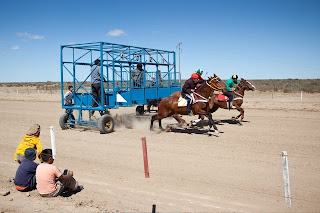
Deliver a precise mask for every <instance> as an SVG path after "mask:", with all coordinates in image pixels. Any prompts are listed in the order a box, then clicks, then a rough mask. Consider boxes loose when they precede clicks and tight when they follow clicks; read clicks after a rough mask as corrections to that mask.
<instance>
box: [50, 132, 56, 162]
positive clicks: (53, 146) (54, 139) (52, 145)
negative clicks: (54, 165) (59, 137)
mask: <svg viewBox="0 0 320 213" xmlns="http://www.w3.org/2000/svg"><path fill="white" fill-rule="evenodd" d="M50 135H51V149H52V156H53V159H56V154H57V153H56V138H55V135H54V128H53V126H50Z"/></svg>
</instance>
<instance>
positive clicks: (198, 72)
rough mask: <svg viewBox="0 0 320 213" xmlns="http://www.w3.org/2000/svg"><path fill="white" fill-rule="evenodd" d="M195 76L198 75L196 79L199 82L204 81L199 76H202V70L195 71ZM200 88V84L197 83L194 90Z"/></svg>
mask: <svg viewBox="0 0 320 213" xmlns="http://www.w3.org/2000/svg"><path fill="white" fill-rule="evenodd" d="M196 74H197V75H198V78H199V80H200V81H203V80H204V79H203V78H202V77H201V75H202V74H203V70H202V69H198V70H197V71H196ZM199 86H200V84H199V83H198V84H197V86H196V89H198V87H199Z"/></svg>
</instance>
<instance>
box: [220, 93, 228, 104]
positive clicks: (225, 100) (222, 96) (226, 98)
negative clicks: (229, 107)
mask: <svg viewBox="0 0 320 213" xmlns="http://www.w3.org/2000/svg"><path fill="white" fill-rule="evenodd" d="M218 101H220V102H227V101H229V98H228V97H227V96H225V95H223V94H219V95H218Z"/></svg>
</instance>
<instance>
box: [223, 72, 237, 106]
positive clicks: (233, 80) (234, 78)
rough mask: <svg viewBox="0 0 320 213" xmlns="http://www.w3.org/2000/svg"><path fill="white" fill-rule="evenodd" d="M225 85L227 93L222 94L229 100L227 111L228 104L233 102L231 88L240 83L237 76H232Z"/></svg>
mask: <svg viewBox="0 0 320 213" xmlns="http://www.w3.org/2000/svg"><path fill="white" fill-rule="evenodd" d="M225 83H226V85H227V90H228V91H227V92H224V93H223V94H224V95H225V96H227V97H228V98H229V100H228V102H229V109H230V102H232V101H233V91H234V90H235V88H234V87H233V86H234V85H235V84H238V83H240V81H238V76H237V75H232V76H231V78H230V79H229V80H227V81H226V82H225Z"/></svg>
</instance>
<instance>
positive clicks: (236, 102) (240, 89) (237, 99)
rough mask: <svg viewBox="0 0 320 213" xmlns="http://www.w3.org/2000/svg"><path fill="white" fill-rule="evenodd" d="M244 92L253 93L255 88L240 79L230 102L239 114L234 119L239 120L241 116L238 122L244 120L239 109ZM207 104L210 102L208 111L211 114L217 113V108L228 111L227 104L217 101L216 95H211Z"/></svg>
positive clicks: (242, 113) (241, 109)
mask: <svg viewBox="0 0 320 213" xmlns="http://www.w3.org/2000/svg"><path fill="white" fill-rule="evenodd" d="M246 90H252V91H254V90H255V86H253V85H252V84H251V83H250V82H249V81H247V80H244V79H243V78H241V80H240V82H239V84H238V85H237V87H236V88H235V90H234V91H233V95H234V99H233V102H232V106H234V107H235V108H236V109H237V110H238V111H239V112H240V114H239V115H238V116H237V117H236V119H239V118H240V116H241V118H240V122H241V121H242V120H243V118H244V110H243V108H242V107H241V105H242V103H243V97H244V91H246ZM209 102H210V103H209V105H210V106H212V108H211V109H210V112H211V113H213V112H215V111H217V109H219V108H223V109H229V107H228V102H226V101H223V102H221V101H219V100H218V94H213V95H212V97H211V99H210V101H209Z"/></svg>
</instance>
